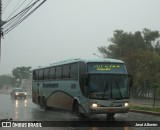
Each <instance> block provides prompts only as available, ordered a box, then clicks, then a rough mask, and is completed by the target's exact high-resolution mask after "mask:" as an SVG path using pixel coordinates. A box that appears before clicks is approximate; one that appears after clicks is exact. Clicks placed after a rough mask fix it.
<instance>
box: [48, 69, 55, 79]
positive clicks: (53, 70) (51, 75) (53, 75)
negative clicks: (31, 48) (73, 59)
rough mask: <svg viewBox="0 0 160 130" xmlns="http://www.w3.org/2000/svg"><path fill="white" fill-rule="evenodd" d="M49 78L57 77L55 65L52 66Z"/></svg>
mask: <svg viewBox="0 0 160 130" xmlns="http://www.w3.org/2000/svg"><path fill="white" fill-rule="evenodd" d="M49 79H55V67H52V68H50V70H49Z"/></svg>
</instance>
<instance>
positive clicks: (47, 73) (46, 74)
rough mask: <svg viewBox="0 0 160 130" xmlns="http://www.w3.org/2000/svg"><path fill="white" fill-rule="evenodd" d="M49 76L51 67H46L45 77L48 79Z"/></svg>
mask: <svg viewBox="0 0 160 130" xmlns="http://www.w3.org/2000/svg"><path fill="white" fill-rule="evenodd" d="M48 76H49V69H48V68H47V69H44V79H48Z"/></svg>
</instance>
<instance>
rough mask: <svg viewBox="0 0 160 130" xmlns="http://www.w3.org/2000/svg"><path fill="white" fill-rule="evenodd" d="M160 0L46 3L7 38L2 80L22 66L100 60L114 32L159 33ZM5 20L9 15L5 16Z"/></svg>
mask: <svg viewBox="0 0 160 130" xmlns="http://www.w3.org/2000/svg"><path fill="white" fill-rule="evenodd" d="M159 15H160V0H47V1H46V2H45V3H44V4H43V6H41V7H40V8H39V9H38V10H37V11H36V12H35V13H33V14H32V15H31V16H30V17H28V18H27V19H26V20H25V21H24V22H23V23H21V24H20V25H19V26H18V27H17V28H15V29H14V30H12V31H11V32H9V33H8V34H7V35H5V37H4V39H2V53H1V63H0V75H2V74H11V73H12V70H13V68H16V67H21V66H31V67H33V68H36V67H37V66H44V65H48V64H49V63H54V62H57V61H61V60H66V59H71V58H96V56H94V55H93V53H96V54H98V51H97V47H99V46H107V45H109V42H108V39H109V38H111V37H112V36H113V31H114V30H116V29H122V30H124V31H127V32H134V31H142V29H144V28H148V29H151V30H158V31H160V17H159ZM4 17H5V16H4Z"/></svg>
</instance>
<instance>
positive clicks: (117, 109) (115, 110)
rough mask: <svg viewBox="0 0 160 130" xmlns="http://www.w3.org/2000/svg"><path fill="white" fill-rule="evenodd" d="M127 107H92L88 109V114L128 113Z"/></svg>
mask: <svg viewBox="0 0 160 130" xmlns="http://www.w3.org/2000/svg"><path fill="white" fill-rule="evenodd" d="M128 111H129V107H94V108H90V112H89V113H90V114H104V113H128Z"/></svg>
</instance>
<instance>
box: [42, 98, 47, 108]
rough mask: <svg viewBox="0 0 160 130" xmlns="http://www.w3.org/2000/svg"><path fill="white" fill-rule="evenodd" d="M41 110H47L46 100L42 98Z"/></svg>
mask: <svg viewBox="0 0 160 130" xmlns="http://www.w3.org/2000/svg"><path fill="white" fill-rule="evenodd" d="M41 108H42V109H44V110H47V109H48V106H47V100H46V99H45V98H42V100H41Z"/></svg>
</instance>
